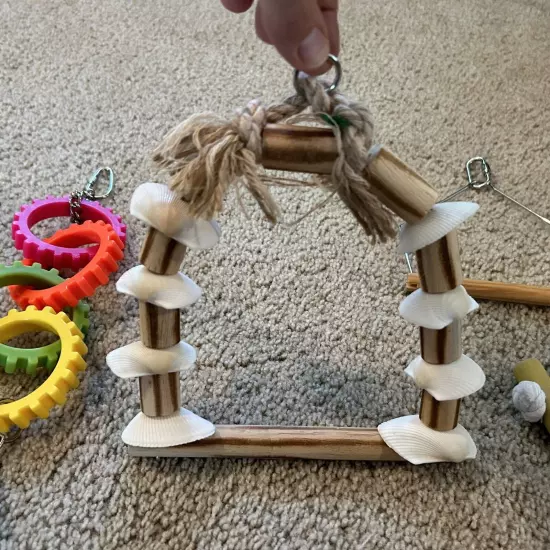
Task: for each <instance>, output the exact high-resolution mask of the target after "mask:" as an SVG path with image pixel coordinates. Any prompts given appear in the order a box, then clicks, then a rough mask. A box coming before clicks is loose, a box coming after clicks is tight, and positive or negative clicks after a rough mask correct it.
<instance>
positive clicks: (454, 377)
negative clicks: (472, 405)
mask: <svg viewBox="0 0 550 550" xmlns="http://www.w3.org/2000/svg"><path fill="white" fill-rule="evenodd" d="M405 373H406V374H408V375H409V376H410V377H411V378H412V379H413V380H414V381H415V383H416V385H417V386H418V387H419V388H421V389H423V390H427V391H428V392H430V394H431V395H433V396H434V397H435V398H436V399H437V400H438V401H450V400H451V399H462V398H463V397H466V396H468V395H471V394H472V393H474V392H476V391H478V390H480V389H481V388H482V387H483V384H485V374H484V373H483V371H482V370H481V367H480V366H479V365H478V364H477V363H476V362H475V361H473V360H472V359H470V358H469V357H468V356H467V355H463V356H462V357H461V358H460V359H458V360H457V361H454V362H453V363H448V364H447V365H432V364H431V363H427V362H426V361H424V359H422V357H421V356H418V357H417V358H416V359H414V360H413V361H412V362H411V364H410V365H409V366H408V367H407V368H406V369H405Z"/></svg>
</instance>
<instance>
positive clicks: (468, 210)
mask: <svg viewBox="0 0 550 550" xmlns="http://www.w3.org/2000/svg"><path fill="white" fill-rule="evenodd" d="M478 210H479V205H478V204H476V203H475V202H442V203H439V204H436V205H434V207H433V208H432V209H431V210H430V211H429V212H428V213H427V214H426V216H424V218H422V219H421V220H420V221H419V222H417V223H404V224H403V225H402V226H401V231H400V233H399V247H398V250H399V253H401V254H405V253H406V252H416V251H417V250H420V249H421V248H424V247H425V246H428V245H429V244H432V243H435V242H436V241H438V240H439V239H442V238H443V237H444V236H445V235H447V233H450V232H451V231H452V230H453V229H456V228H457V227H458V226H459V225H461V224H463V223H464V222H465V221H466V220H467V219H468V218H470V217H471V216H473V215H474V214H475V213H476V212H477V211H478Z"/></svg>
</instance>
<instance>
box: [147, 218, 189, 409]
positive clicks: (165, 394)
mask: <svg viewBox="0 0 550 550" xmlns="http://www.w3.org/2000/svg"><path fill="white" fill-rule="evenodd" d="M186 251H187V247H186V246H184V245H182V244H180V243H178V242H177V241H175V240H174V239H170V238H169V237H167V236H166V235H164V234H163V233H161V232H160V231H157V230H156V229H153V228H149V231H148V233H147V237H146V238H145V242H144V243H143V247H142V249H141V254H140V261H141V263H142V264H143V265H144V266H145V267H146V268H147V269H148V270H149V271H152V272H153V273H157V274H159V275H173V274H175V273H177V272H178V271H179V268H180V266H181V263H182V261H183V258H184V256H185V253H186ZM139 327H140V332H141V341H142V343H143V345H144V346H147V347H148V348H152V349H166V348H170V347H172V346H175V345H176V344H178V343H179V341H180V310H179V309H164V308H162V307H158V306H155V305H153V304H149V303H147V302H142V301H140V302H139ZM139 393H140V401H141V410H142V412H143V414H146V415H147V416H168V415H170V414H173V413H175V412H176V411H178V410H179V409H180V407H181V390H180V377H179V372H172V373H169V374H157V375H152V376H142V377H141V378H139Z"/></svg>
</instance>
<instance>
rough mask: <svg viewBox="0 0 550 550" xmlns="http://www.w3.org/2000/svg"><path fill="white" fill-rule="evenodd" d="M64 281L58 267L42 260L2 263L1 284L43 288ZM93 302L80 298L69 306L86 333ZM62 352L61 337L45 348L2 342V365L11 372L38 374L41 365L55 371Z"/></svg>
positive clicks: (71, 313)
mask: <svg viewBox="0 0 550 550" xmlns="http://www.w3.org/2000/svg"><path fill="white" fill-rule="evenodd" d="M63 281H64V279H63V277H61V276H60V275H59V271H57V269H50V270H46V269H42V266H41V265H40V264H38V263H35V264H33V265H29V266H27V265H23V263H22V262H14V263H13V265H8V266H5V265H1V264H0V287H4V286H9V285H28V286H32V287H34V288H38V289H42V288H49V287H51V286H56V285H58V284H60V283H62V282H63ZM89 312H90V306H89V305H88V304H87V303H86V302H84V301H80V302H78V304H77V305H76V307H74V308H72V312H71V311H70V310H69V311H68V313H69V316H72V320H73V321H74V323H75V324H76V326H77V327H78V328H79V330H80V331H81V332H82V333H83V334H84V335H86V334H87V333H88V327H89V326H90V321H89V318H88V317H89ZM60 353H61V341H60V340H57V341H56V342H52V343H51V344H48V345H47V346H42V347H41V348H13V347H11V346H7V345H6V344H0V368H2V369H4V371H5V372H6V373H8V374H12V373H14V372H16V371H23V372H26V373H27V374H35V373H36V371H37V369H38V368H40V367H43V368H45V369H46V370H47V371H48V372H51V371H52V370H53V369H54V367H55V366H56V364H57V360H58V359H59V354H60Z"/></svg>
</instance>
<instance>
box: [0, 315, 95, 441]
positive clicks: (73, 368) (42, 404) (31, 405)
mask: <svg viewBox="0 0 550 550" xmlns="http://www.w3.org/2000/svg"><path fill="white" fill-rule="evenodd" d="M42 330H47V331H50V332H54V333H55V334H57V336H59V339H60V340H61V354H60V355H59V360H58V362H57V365H56V367H55V368H54V370H53V371H52V373H51V374H50V376H49V377H48V379H47V380H46V381H45V382H44V383H43V384H42V385H41V386H39V387H38V388H37V389H36V390H34V391H33V392H31V393H30V394H29V395H27V396H25V397H23V398H21V399H18V400H17V401H14V402H13V403H7V404H4V405H0V433H7V432H8V431H9V430H10V428H11V427H12V426H17V427H19V428H21V429H24V428H28V427H29V424H30V422H31V421H32V420H34V419H35V418H48V416H49V414H50V410H51V409H52V407H54V405H56V404H57V405H63V404H64V403H65V401H66V400H67V393H68V392H69V390H70V389H71V388H76V387H77V386H78V384H79V382H78V377H77V375H76V373H77V372H79V371H83V370H85V369H86V361H84V358H83V356H84V355H86V353H87V352H88V348H87V347H86V344H85V343H84V341H83V340H82V333H81V332H80V331H79V330H78V327H77V326H76V325H75V324H74V323H73V322H72V321H71V320H70V319H69V318H68V317H67V315H66V314H65V313H63V312H61V313H55V311H54V310H53V309H52V308H49V307H46V308H44V309H43V310H42V311H39V310H37V309H36V308H35V307H33V306H30V307H29V308H27V309H26V310H25V311H16V310H11V311H10V312H9V313H8V315H7V316H6V317H4V318H2V319H0V342H5V341H6V340H9V339H11V338H15V337H16V336H19V335H20V334H23V333H25V332H28V331H42Z"/></svg>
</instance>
